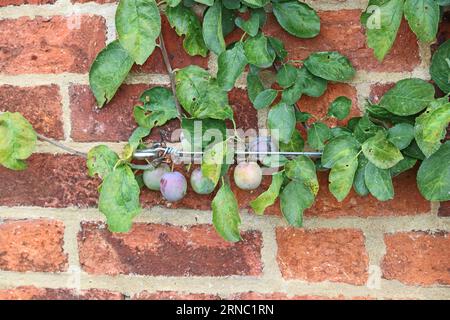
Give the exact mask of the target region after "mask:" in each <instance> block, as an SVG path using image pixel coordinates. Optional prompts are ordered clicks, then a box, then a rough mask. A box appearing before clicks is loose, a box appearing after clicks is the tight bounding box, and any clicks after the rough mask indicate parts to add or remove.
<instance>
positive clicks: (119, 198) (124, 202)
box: [98, 165, 141, 232]
mask: <svg viewBox="0 0 450 320" xmlns="http://www.w3.org/2000/svg"><path fill="white" fill-rule="evenodd" d="M139 193H140V189H139V185H138V183H137V181H136V179H135V177H134V174H133V171H132V170H131V169H130V167H129V166H127V165H123V166H120V167H117V168H116V169H115V170H114V171H112V172H110V173H109V174H108V175H107V176H106V177H105V179H104V180H103V183H102V185H101V188H100V198H99V201H98V208H99V210H100V211H101V212H102V213H103V214H104V215H105V216H106V220H107V223H108V229H109V230H110V231H111V232H128V231H130V229H131V225H132V220H133V218H134V217H135V216H137V215H138V214H139V212H140V211H141V206H140V203H139Z"/></svg>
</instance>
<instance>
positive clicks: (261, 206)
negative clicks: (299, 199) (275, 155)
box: [250, 172, 284, 215]
mask: <svg viewBox="0 0 450 320" xmlns="http://www.w3.org/2000/svg"><path fill="white" fill-rule="evenodd" d="M283 181H284V175H283V172H277V173H275V174H274V175H272V183H271V184H270V187H269V189H267V190H266V191H264V192H263V193H261V194H260V195H259V196H258V197H257V198H256V199H255V200H252V201H250V206H251V207H252V209H253V210H254V211H255V214H257V215H263V214H264V210H266V208H267V207H270V206H271V205H273V204H274V203H275V200H276V199H277V198H278V195H279V193H280V189H281V186H282V184H283Z"/></svg>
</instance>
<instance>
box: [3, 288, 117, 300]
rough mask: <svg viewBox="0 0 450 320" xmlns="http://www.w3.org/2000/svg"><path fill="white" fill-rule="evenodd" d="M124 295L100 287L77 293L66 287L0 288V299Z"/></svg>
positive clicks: (89, 298)
mask: <svg viewBox="0 0 450 320" xmlns="http://www.w3.org/2000/svg"><path fill="white" fill-rule="evenodd" d="M123 299H124V295H123V294H121V293H118V292H112V291H107V290H100V289H89V290H82V291H81V292H79V293H77V292H76V291H75V290H73V289H66V288H58V289H53V288H37V287H33V286H23V287H17V288H13V289H5V290H0V300H123Z"/></svg>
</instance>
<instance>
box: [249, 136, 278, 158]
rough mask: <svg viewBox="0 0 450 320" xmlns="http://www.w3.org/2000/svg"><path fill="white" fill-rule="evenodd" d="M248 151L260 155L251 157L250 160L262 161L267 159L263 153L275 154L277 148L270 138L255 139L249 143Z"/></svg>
mask: <svg viewBox="0 0 450 320" xmlns="http://www.w3.org/2000/svg"><path fill="white" fill-rule="evenodd" d="M248 150H249V151H250V152H259V153H260V154H259V155H258V156H256V155H251V156H250V158H252V159H256V160H259V161H263V160H264V158H265V157H267V154H266V155H265V154H264V153H266V152H277V151H278V148H277V146H276V145H275V143H274V142H273V141H272V139H271V138H270V137H257V138H256V139H253V140H252V141H251V142H250V144H249V146H248Z"/></svg>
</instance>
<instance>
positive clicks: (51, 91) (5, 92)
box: [0, 84, 64, 139]
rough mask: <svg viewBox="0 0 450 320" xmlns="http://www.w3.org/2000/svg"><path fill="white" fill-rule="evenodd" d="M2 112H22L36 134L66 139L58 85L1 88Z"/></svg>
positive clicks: (7, 86) (0, 108)
mask: <svg viewBox="0 0 450 320" xmlns="http://www.w3.org/2000/svg"><path fill="white" fill-rule="evenodd" d="M0 111H10V112H20V113H21V114H22V115H23V116H24V117H25V118H27V120H28V121H30V123H31V124H32V125H33V128H34V129H35V130H36V132H38V133H41V134H43V135H45V136H47V137H49V138H54V139H64V131H63V120H62V109H61V95H60V94H59V87H58V86H57V85H54V84H53V85H48V86H37V87H16V86H11V85H3V86H0Z"/></svg>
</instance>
